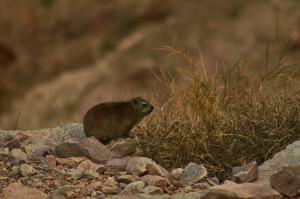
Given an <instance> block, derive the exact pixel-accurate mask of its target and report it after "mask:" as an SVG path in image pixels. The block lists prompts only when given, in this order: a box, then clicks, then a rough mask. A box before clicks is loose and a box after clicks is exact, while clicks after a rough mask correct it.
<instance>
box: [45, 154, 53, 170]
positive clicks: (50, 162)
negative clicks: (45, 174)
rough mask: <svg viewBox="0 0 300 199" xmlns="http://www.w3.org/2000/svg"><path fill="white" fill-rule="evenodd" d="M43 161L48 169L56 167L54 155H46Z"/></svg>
mask: <svg viewBox="0 0 300 199" xmlns="http://www.w3.org/2000/svg"><path fill="white" fill-rule="evenodd" d="M44 162H45V164H46V165H47V167H48V168H49V169H55V168H56V158H55V156H54V155H47V156H46V157H45V158H44Z"/></svg>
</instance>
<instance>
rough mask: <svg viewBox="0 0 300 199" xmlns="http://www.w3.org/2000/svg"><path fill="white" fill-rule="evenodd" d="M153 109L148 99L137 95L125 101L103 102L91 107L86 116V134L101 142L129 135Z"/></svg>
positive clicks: (84, 120) (84, 122)
mask: <svg viewBox="0 0 300 199" xmlns="http://www.w3.org/2000/svg"><path fill="white" fill-rule="evenodd" d="M152 110H153V107H152V105H151V104H150V103H149V102H147V101H146V100H144V99H142V98H140V97H137V98H133V99H132V100H130V101H125V102H107V103H101V104H98V105H95V106H93V107H92V108H90V109H89V110H88V111H87V113H86V114H85V116H84V119H83V126H84V131H85V134H86V135H87V136H88V137H90V136H94V137H96V138H97V139H98V140H99V141H101V142H104V143H106V142H108V141H110V140H112V139H117V138H120V137H128V136H129V133H130V130H131V129H132V128H133V126H134V125H136V124H137V123H138V122H140V121H141V120H142V119H143V118H144V117H145V116H146V115H148V114H149V113H150V112H151V111H152Z"/></svg>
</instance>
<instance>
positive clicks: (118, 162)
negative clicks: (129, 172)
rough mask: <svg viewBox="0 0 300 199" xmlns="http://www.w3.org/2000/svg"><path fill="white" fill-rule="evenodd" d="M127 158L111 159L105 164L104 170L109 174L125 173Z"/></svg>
mask: <svg viewBox="0 0 300 199" xmlns="http://www.w3.org/2000/svg"><path fill="white" fill-rule="evenodd" d="M128 162H129V158H113V159H111V160H108V161H107V162H106V163H105V170H106V171H109V172H120V171H126V168H127V164H128Z"/></svg>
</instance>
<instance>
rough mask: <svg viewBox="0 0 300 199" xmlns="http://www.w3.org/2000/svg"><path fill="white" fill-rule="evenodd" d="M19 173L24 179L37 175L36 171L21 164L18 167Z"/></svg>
mask: <svg viewBox="0 0 300 199" xmlns="http://www.w3.org/2000/svg"><path fill="white" fill-rule="evenodd" d="M20 172H21V175H22V176H24V177H27V176H33V175H35V174H37V170H36V169H35V168H33V167H32V166H31V165H29V164H22V165H21V166H20Z"/></svg>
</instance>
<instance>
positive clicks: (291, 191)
mask: <svg viewBox="0 0 300 199" xmlns="http://www.w3.org/2000/svg"><path fill="white" fill-rule="evenodd" d="M270 183H271V185H272V187H273V188H274V189H276V190H277V191H279V192H280V193H282V194H284V195H286V196H288V197H296V196H300V166H294V167H291V166H290V167H283V169H281V170H280V171H278V172H276V173H274V174H273V175H272V176H271V178H270Z"/></svg>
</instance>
